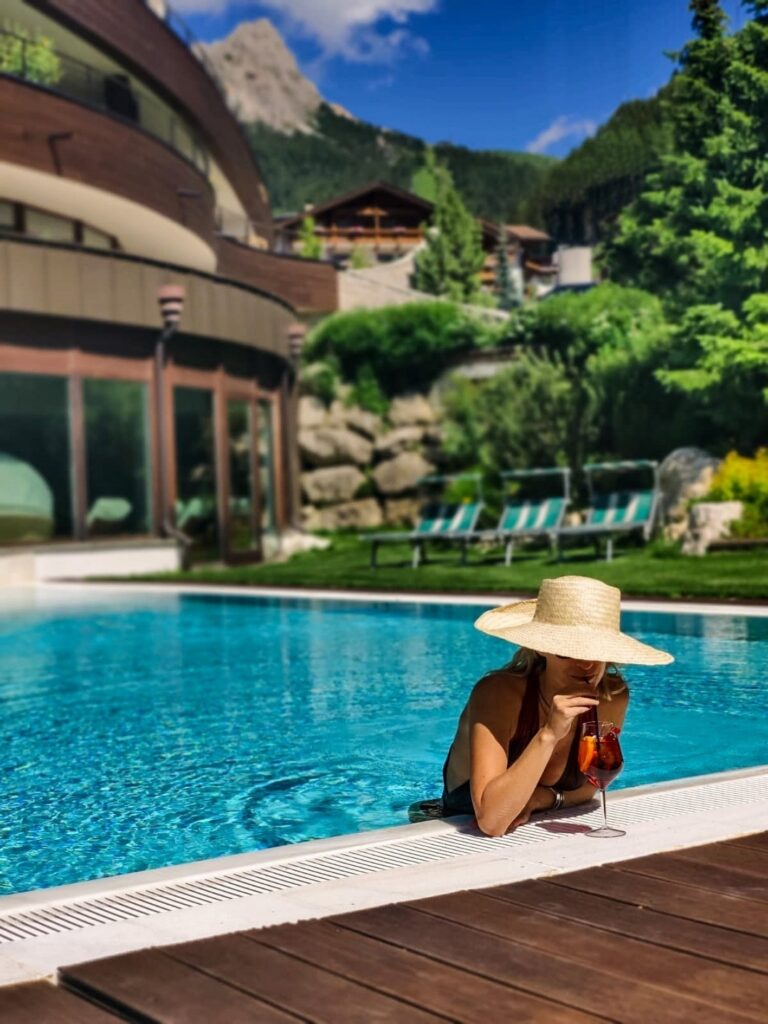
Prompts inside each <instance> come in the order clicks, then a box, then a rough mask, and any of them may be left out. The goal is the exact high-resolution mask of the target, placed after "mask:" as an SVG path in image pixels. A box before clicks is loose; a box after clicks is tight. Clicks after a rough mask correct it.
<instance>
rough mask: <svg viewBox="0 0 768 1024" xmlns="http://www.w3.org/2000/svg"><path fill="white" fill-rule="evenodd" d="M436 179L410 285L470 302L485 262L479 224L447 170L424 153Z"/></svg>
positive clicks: (475, 291) (456, 299)
mask: <svg viewBox="0 0 768 1024" xmlns="http://www.w3.org/2000/svg"><path fill="white" fill-rule="evenodd" d="M427 166H428V168H429V170H430V172H431V173H432V174H433V175H434V178H435V181H436V182H437V199H436V201H435V208H434V211H433V214H432V226H431V227H430V229H429V230H428V232H427V239H426V244H425V247H424V249H422V250H421V251H420V252H419V253H418V254H417V255H416V258H415V261H414V272H413V276H412V278H411V283H412V285H413V287H414V288H417V289H418V290H419V291H422V292H429V293H430V294H431V295H440V296H443V297H445V298H447V299H451V300H452V301H454V302H472V301H474V300H475V299H476V298H477V296H478V295H479V293H480V280H479V277H478V274H479V272H480V270H481V268H482V266H483V263H484V262H485V253H484V252H483V247H482V244H481V234H480V225H479V224H478V222H477V220H476V219H475V218H474V217H473V216H472V214H471V213H470V212H469V210H467V208H466V206H465V205H464V203H463V202H462V200H461V196H460V195H459V193H458V192H457V191H456V188H455V187H454V184H453V181H452V179H451V175H450V173H449V172H448V171H447V170H446V169H445V168H444V167H441V166H440V165H439V164H437V163H436V162H435V159H434V156H431V157H430V156H428V163H427Z"/></svg>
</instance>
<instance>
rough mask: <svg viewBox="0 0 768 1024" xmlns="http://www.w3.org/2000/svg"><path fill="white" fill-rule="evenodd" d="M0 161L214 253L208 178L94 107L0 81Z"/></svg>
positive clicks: (137, 130)
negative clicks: (86, 192) (159, 223)
mask: <svg viewBox="0 0 768 1024" xmlns="http://www.w3.org/2000/svg"><path fill="white" fill-rule="evenodd" d="M0 160H1V161H6V162H7V163H10V164H16V165H21V166H24V167H29V168H32V169H33V170H36V171H42V172H44V173H47V174H51V175H55V176H56V177H59V178H65V179H68V180H70V181H75V182H79V183H81V184H84V185H89V186H91V187H93V188H99V189H103V190H104V191H106V192H109V193H111V194H113V195H117V196H121V197H122V198H124V199H128V200H131V201H132V202H135V203H138V204H139V205H141V206H143V207H147V208H149V209H152V210H154V211H155V212H156V213H159V214H161V215H162V216H164V217H167V218H168V219H170V220H172V221H175V222H176V223H179V224H181V225H183V226H184V227H186V228H188V229H189V230H190V231H194V232H195V234H197V235H199V236H200V237H201V238H202V239H203V241H204V242H205V243H206V244H207V245H208V246H209V247H210V248H211V249H212V250H213V249H214V246H215V239H214V232H215V216H214V196H213V190H212V189H211V186H210V184H209V182H208V180H207V178H206V177H205V176H204V175H203V174H202V173H201V172H200V171H198V170H197V168H195V167H194V166H193V165H192V164H191V163H190V162H189V161H188V160H185V159H184V157H183V156H181V155H180V154H179V153H178V152H176V150H174V149H172V148H171V147H170V146H167V145H165V144H164V143H162V142H160V141H159V140H158V139H156V138H155V137H154V136H152V135H150V134H148V133H147V132H145V131H142V129H141V128H138V127H136V126H134V125H132V124H130V123H126V122H125V121H122V120H118V119H116V118H113V117H111V116H110V115H109V114H106V113H103V112H101V111H99V110H96V109H94V108H93V107H88V106H85V105H83V104H81V103H78V102H76V101H75V100H71V99H67V98H66V97H63V96H60V95H56V94H55V93H52V92H51V91H50V90H48V89H41V88H38V87H37V86H35V85H31V84H30V83H28V82H23V81H19V80H17V79H13V78H9V77H0ZM0 191H1V190H0Z"/></svg>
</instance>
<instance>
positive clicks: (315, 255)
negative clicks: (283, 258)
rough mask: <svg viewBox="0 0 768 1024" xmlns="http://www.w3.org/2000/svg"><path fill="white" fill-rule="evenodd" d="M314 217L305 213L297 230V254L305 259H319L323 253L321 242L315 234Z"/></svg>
mask: <svg viewBox="0 0 768 1024" xmlns="http://www.w3.org/2000/svg"><path fill="white" fill-rule="evenodd" d="M316 228H317V224H316V222H315V218H314V217H311V216H309V215H307V216H306V217H305V218H304V220H303V221H302V222H301V230H300V231H299V256H301V258H302V259H305V260H319V259H320V257H321V256H322V255H323V243H322V242H321V241H320V239H319V238H318V237H317V235H316V234H315V230H316Z"/></svg>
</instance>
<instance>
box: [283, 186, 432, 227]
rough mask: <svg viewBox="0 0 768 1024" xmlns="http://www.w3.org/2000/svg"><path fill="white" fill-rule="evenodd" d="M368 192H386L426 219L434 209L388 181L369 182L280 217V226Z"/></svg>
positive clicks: (330, 208) (321, 211)
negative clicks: (409, 205) (308, 207)
mask: <svg viewBox="0 0 768 1024" xmlns="http://www.w3.org/2000/svg"><path fill="white" fill-rule="evenodd" d="M370 192H388V193H389V194H390V195H391V196H392V197H393V198H395V199H398V200H399V201H400V202H406V203H410V204H411V205H412V206H416V207H419V208H420V209H421V210H423V212H424V216H425V217H428V216H429V215H430V214H431V213H432V210H433V209H434V205H433V204H432V203H430V202H429V200H427V199H422V198H421V196H417V195H416V194H415V192H408V191H407V189H404V188H399V187H398V186H397V185H392V184H391V183H390V182H388V181H370V182H368V184H366V185H362V186H361V187H360V188H356V189H352V191H351V192H344V193H343V194H342V195H339V196H333V198H332V199H328V200H326V202H324V203H318V205H317V206H313V207H312V208H311V209H310V210H303V211H302V212H301V213H296V214H293V215H292V216H289V217H281V218H280V219H279V223H280V226H281V227H291V226H293V225H294V224H299V223H301V221H302V220H303V219H304V218H305V217H307V216H309V217H316V216H317V215H318V214H321V213H327V212H328V210H332V209H334V207H336V206H344V205H346V204H347V203H350V202H352V201H353V200H355V199H361V198H362V197H363V196H366V195H368V194H369V193H370Z"/></svg>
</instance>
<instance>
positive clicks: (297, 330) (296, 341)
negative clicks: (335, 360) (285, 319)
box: [284, 321, 307, 530]
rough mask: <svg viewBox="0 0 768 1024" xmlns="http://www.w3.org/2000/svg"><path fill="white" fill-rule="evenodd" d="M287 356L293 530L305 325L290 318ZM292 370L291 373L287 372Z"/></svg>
mask: <svg viewBox="0 0 768 1024" xmlns="http://www.w3.org/2000/svg"><path fill="white" fill-rule="evenodd" d="M287 333H288V356H289V360H290V367H291V370H289V372H288V373H286V374H285V378H284V380H285V385H284V387H285V411H286V416H285V431H284V436H285V446H286V451H288V452H289V453H290V456H289V457H290V466H291V487H290V523H291V526H292V528H293V529H294V530H300V529H301V512H300V510H301V494H300V490H299V474H300V466H299V442H298V420H299V367H300V365H301V352H302V349H303V348H304V341H305V339H306V337H307V328H306V325H305V324H302V323H299V322H298V321H294V322H293V323H291V324H289V325H288V332H287ZM291 371H292V372H291Z"/></svg>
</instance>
